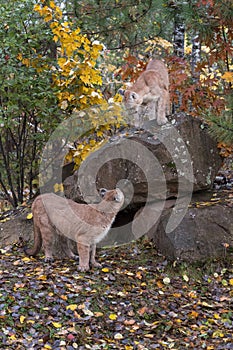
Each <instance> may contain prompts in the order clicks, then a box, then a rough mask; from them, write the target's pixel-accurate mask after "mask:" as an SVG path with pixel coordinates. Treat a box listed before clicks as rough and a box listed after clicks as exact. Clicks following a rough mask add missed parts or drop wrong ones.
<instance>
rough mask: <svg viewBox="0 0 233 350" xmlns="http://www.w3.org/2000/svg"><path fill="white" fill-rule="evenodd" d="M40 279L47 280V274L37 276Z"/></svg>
mask: <svg viewBox="0 0 233 350" xmlns="http://www.w3.org/2000/svg"><path fill="white" fill-rule="evenodd" d="M37 280H38V281H46V280H47V276H45V275H40V276H39V277H37Z"/></svg>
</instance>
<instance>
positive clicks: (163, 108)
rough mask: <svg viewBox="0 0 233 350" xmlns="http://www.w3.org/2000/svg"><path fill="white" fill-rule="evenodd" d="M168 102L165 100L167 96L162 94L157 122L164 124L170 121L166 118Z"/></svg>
mask: <svg viewBox="0 0 233 350" xmlns="http://www.w3.org/2000/svg"><path fill="white" fill-rule="evenodd" d="M166 102H167V101H166ZM166 102H165V96H160V98H159V100H158V114H157V123H158V124H159V125H164V124H166V123H167V122H168V120H167V118H166Z"/></svg>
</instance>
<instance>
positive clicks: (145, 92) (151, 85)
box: [123, 60, 170, 125]
mask: <svg viewBox="0 0 233 350" xmlns="http://www.w3.org/2000/svg"><path fill="white" fill-rule="evenodd" d="M123 101H124V103H125V106H126V108H127V109H129V110H132V111H135V112H136V113H138V112H139V110H140V107H141V106H142V105H147V104H148V103H151V102H152V101H153V102H154V103H155V104H157V108H155V118H156V119H157V122H158V124H159V125H163V124H165V123H166V122H167V119H166V115H168V114H169V112H170V98H169V77H168V70H167V67H166V66H165V64H164V63H163V62H162V61H160V60H152V61H150V62H149V63H148V65H147V67H146V70H145V71H144V72H143V73H142V74H141V75H140V76H139V78H138V79H137V80H136V82H135V83H134V84H133V85H132V86H131V87H130V88H128V89H127V90H125V92H124V98H123Z"/></svg>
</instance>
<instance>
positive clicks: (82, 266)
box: [78, 265, 90, 272]
mask: <svg viewBox="0 0 233 350" xmlns="http://www.w3.org/2000/svg"><path fill="white" fill-rule="evenodd" d="M89 269H90V267H89V265H79V266H78V270H79V271H81V272H85V271H88V270H89Z"/></svg>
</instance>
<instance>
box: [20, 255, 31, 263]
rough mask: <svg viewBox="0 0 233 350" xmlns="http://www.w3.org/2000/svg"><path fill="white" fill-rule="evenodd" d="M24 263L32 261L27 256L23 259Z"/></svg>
mask: <svg viewBox="0 0 233 350" xmlns="http://www.w3.org/2000/svg"><path fill="white" fill-rule="evenodd" d="M22 261H24V262H29V261H31V259H30V258H28V257H27V256H25V258H23V259H22Z"/></svg>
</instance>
